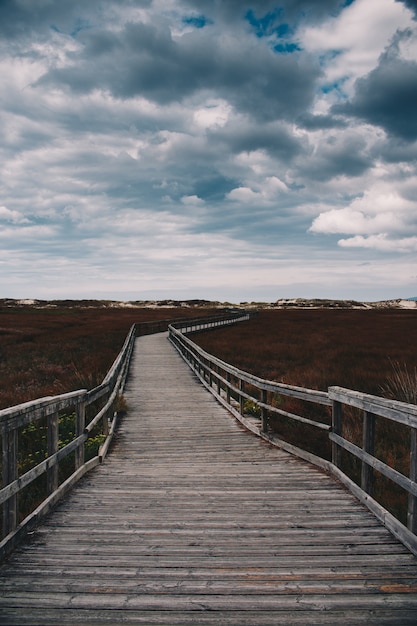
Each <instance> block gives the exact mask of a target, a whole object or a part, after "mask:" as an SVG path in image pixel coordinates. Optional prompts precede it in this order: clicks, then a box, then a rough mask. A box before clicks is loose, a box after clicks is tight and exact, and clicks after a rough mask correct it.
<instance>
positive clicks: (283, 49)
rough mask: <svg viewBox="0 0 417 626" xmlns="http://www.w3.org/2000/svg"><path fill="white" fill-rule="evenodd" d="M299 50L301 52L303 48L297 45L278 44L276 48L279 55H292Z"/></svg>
mask: <svg viewBox="0 0 417 626" xmlns="http://www.w3.org/2000/svg"><path fill="white" fill-rule="evenodd" d="M299 50H301V48H300V46H299V45H298V44H297V43H278V44H277V45H276V46H274V51H275V52H278V54H292V53H293V52H298V51H299Z"/></svg>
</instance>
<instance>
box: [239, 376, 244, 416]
mask: <svg viewBox="0 0 417 626" xmlns="http://www.w3.org/2000/svg"><path fill="white" fill-rule="evenodd" d="M239 390H240V391H244V390H245V383H244V381H243V380H242V379H241V378H239ZM239 406H240V414H241V415H243V413H244V412H245V398H244V397H243V395H242V394H240V395H239Z"/></svg>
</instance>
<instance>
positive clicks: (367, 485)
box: [361, 411, 375, 495]
mask: <svg viewBox="0 0 417 626" xmlns="http://www.w3.org/2000/svg"><path fill="white" fill-rule="evenodd" d="M362 448H363V450H364V452H367V453H368V454H371V455H372V456H373V455H374V449H375V415H374V414H373V413H369V411H364V412H363V434H362ZM373 483H374V472H373V469H372V467H371V466H370V465H368V463H366V462H365V461H362V471H361V487H362V489H363V490H364V491H365V492H366V493H369V495H372V491H373Z"/></svg>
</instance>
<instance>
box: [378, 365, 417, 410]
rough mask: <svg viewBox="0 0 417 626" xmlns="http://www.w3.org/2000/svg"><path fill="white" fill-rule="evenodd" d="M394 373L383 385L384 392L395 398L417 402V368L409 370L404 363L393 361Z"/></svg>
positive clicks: (409, 402)
mask: <svg viewBox="0 0 417 626" xmlns="http://www.w3.org/2000/svg"><path fill="white" fill-rule="evenodd" d="M391 367H392V373H391V375H390V376H389V377H388V378H387V380H386V383H385V385H384V386H383V387H381V391H382V393H383V394H384V395H385V396H387V397H388V398H392V399H393V400H400V401H401V402H407V403H408V404H417V368H416V367H414V370H411V371H410V370H409V369H408V368H407V365H406V364H405V363H404V364H403V365H401V364H400V363H399V362H398V361H394V362H392V361H391Z"/></svg>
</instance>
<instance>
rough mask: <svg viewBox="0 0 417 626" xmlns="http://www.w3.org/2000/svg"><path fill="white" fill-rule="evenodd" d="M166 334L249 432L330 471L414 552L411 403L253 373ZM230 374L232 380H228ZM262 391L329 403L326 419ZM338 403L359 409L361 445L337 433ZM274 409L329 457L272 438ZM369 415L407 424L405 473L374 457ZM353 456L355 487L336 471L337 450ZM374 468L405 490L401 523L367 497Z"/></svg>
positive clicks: (416, 502)
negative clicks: (317, 440) (357, 469)
mask: <svg viewBox="0 0 417 626" xmlns="http://www.w3.org/2000/svg"><path fill="white" fill-rule="evenodd" d="M169 338H170V341H171V342H172V343H173V345H174V346H175V347H176V349H177V350H178V352H179V353H180V354H181V356H182V357H183V358H184V360H185V361H186V362H187V363H188V365H189V366H190V367H191V368H192V369H193V371H194V372H195V373H196V375H197V376H198V377H199V378H200V380H201V382H202V383H203V384H204V385H205V386H206V387H207V388H208V389H209V390H210V391H211V392H212V393H213V394H214V395H215V397H216V398H217V399H218V400H219V401H220V402H221V403H222V404H223V405H224V406H225V407H226V408H227V409H228V410H229V411H230V412H231V413H232V414H233V415H235V417H237V419H238V420H239V421H240V422H241V423H242V424H244V425H245V426H246V427H247V428H249V430H251V431H252V432H254V433H255V434H257V435H259V436H261V437H263V438H264V439H267V440H268V441H271V442H272V443H276V444H278V445H279V446H280V447H282V448H283V449H285V450H288V451H289V452H291V453H294V454H296V455H298V456H300V457H301V458H303V459H305V460H307V461H310V462H312V463H315V464H316V465H319V466H321V467H323V468H324V469H326V470H328V471H330V472H332V473H333V474H334V475H335V476H337V478H338V479H339V480H341V482H343V483H344V484H345V485H346V486H347V487H348V488H349V489H350V490H351V491H352V492H353V493H354V494H355V495H356V496H357V497H358V498H359V499H360V500H361V501H362V502H363V503H364V504H365V505H366V506H368V508H369V509H370V510H371V511H372V512H373V513H374V514H375V515H376V517H378V518H379V519H380V520H381V521H382V523H383V524H384V525H385V526H386V527H387V528H389V530H390V531H391V532H392V533H393V534H394V535H395V536H396V537H397V538H398V539H400V540H401V541H402V542H403V543H404V545H406V546H407V547H408V548H409V549H410V550H411V551H412V552H413V553H414V554H416V555H417V406H415V405H412V404H407V403H405V402H400V401H398V400H390V399H386V398H381V397H378V396H373V395H370V394H366V393H362V392H358V391H354V390H351V389H345V388H343V387H336V386H332V387H329V389H328V391H327V392H323V391H316V390H312V389H306V388H303V387H294V386H292V385H287V384H284V383H278V382H275V381H270V380H267V379H263V378H260V377H258V376H254V375H253V374H250V373H248V372H245V371H244V370H241V369H239V368H237V367H235V366H232V365H230V364H229V363H226V362H225V361H222V360H221V359H219V358H218V357H216V356H214V355H212V354H210V353H208V352H206V351H205V350H203V349H202V348H200V347H199V346H198V345H197V344H196V343H194V342H193V341H191V339H189V338H188V337H186V336H185V335H184V332H183V329H177V328H174V327H172V326H170V327H169ZM233 377H234V378H235V381H233V380H232V378H233ZM245 384H248V385H251V386H252V387H254V388H256V389H257V390H258V392H259V395H260V398H259V397H257V396H256V395H254V392H251V393H249V392H248V391H246V390H245ZM267 392H272V393H278V394H281V395H287V396H291V397H296V398H298V399H301V400H303V401H309V402H315V403H319V404H322V405H327V406H332V423H331V425H330V424H325V423H323V422H318V421H315V420H311V419H309V418H305V417H302V416H299V415H295V414H292V413H288V412H286V411H284V410H282V409H280V408H277V407H276V406H273V405H271V403H268V401H267ZM233 400H234V403H233ZM247 400H249V401H250V402H252V403H254V405H255V406H256V407H257V409H258V410H259V413H260V423H259V422H258V423H254V420H251V419H249V418H248V417H247V415H245V401H247ZM342 405H350V406H352V407H356V408H358V409H361V410H362V411H363V447H362V448H360V447H359V446H357V445H355V444H353V443H352V442H349V441H348V440H347V439H345V438H344V437H343V436H342ZM270 413H278V414H280V415H283V416H285V417H288V418H290V419H292V420H295V421H297V422H300V423H303V424H308V425H310V426H314V427H316V428H320V429H322V430H324V431H327V432H328V437H329V440H330V442H331V445H332V460H331V461H329V460H327V459H323V458H322V457H319V456H317V455H315V454H312V453H310V452H307V451H306V450H304V449H302V448H299V447H296V446H294V445H292V444H289V443H288V442H286V441H283V440H281V439H277V438H276V437H274V436H273V435H272V434H271V433H270V432H269V414H270ZM375 416H380V417H384V418H386V419H389V420H391V421H393V422H396V423H399V424H404V425H406V426H408V427H409V428H410V433H411V439H410V476H409V477H407V476H405V475H404V474H402V473H401V472H399V471H397V470H395V469H394V468H392V467H390V466H389V465H387V464H386V463H385V462H383V461H381V460H380V459H378V458H377V457H375V456H374V454H373V452H374V431H375V429H374V421H375ZM342 449H343V450H345V451H347V452H348V453H350V454H352V455H354V456H355V457H356V458H358V459H359V460H360V462H361V464H362V474H361V485H360V486H359V485H357V484H356V483H355V482H354V481H353V480H351V479H350V478H349V477H348V476H347V475H346V474H345V473H344V472H343V471H342V469H341V450H342ZM374 469H375V470H377V471H378V472H380V473H381V474H383V475H384V476H385V477H387V478H388V479H390V480H391V481H392V482H394V483H395V484H397V485H398V486H400V487H401V488H402V489H404V490H405V491H407V492H408V494H409V495H408V513H407V526H405V525H404V524H402V522H400V521H399V520H398V519H397V518H396V517H395V516H394V515H393V514H391V513H390V512H389V511H387V510H386V509H385V508H384V507H383V506H382V505H381V504H379V503H378V502H377V501H376V500H374V499H373V497H372V492H373V470H374Z"/></svg>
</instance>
